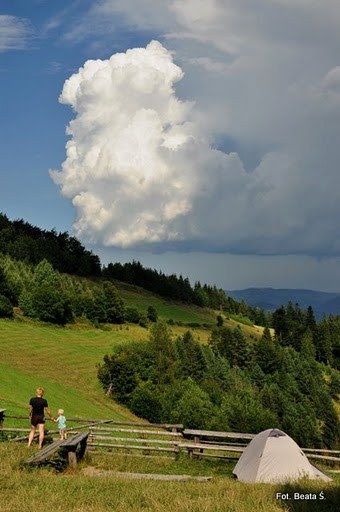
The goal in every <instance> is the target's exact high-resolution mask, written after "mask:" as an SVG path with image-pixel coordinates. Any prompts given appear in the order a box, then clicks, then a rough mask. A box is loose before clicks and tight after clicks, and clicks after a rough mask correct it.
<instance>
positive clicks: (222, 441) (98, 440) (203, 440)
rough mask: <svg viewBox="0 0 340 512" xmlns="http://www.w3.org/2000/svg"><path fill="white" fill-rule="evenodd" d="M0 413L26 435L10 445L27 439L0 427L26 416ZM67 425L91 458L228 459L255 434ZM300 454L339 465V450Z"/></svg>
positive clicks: (97, 422) (110, 423) (123, 424)
mask: <svg viewBox="0 0 340 512" xmlns="http://www.w3.org/2000/svg"><path fill="white" fill-rule="evenodd" d="M4 413H5V410H4V409H0V425H1V426H2V429H1V430H2V431H3V432H9V433H13V432H17V433H19V432H20V433H21V432H22V433H25V434H26V435H23V436H17V437H15V438H14V439H12V441H21V440H24V439H27V435H28V432H29V430H30V429H29V428H17V427H9V428H5V427H4V425H3V420H4V418H6V419H7V418H8V419H10V418H15V419H25V420H26V421H27V420H28V418H27V416H9V415H5V414H4ZM68 421H69V422H73V423H77V426H76V427H72V428H68V432H70V433H71V432H74V431H75V430H76V431H77V432H79V431H80V430H84V429H85V430H86V431H88V432H89V437H88V451H90V452H91V453H93V454H98V453H105V452H106V453H107V452H110V453H112V452H115V451H119V452H124V453H125V454H127V455H134V456H136V455H137V454H139V456H152V455H155V454H157V455H159V454H163V455H168V456H169V455H170V456H175V455H177V454H179V453H187V454H188V455H189V457H191V458H200V457H212V458H222V459H230V458H236V457H238V456H239V455H240V454H241V453H242V452H243V451H244V450H245V448H246V447H247V444H248V443H249V441H250V440H251V439H253V438H254V437H255V434H249V433H241V432H220V431H211V430H197V429H184V428H183V425H182V424H171V423H153V424H151V423H146V422H139V423H135V422H129V421H117V420H113V419H109V420H101V419H89V418H86V419H84V418H68ZM57 432H58V430H56V429H53V430H48V431H47V433H48V434H54V433H57ZM302 451H303V452H304V453H305V454H306V456H307V457H308V458H311V459H317V460H322V461H330V462H339V463H340V450H327V449H325V448H302Z"/></svg>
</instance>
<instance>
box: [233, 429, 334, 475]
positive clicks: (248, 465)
mask: <svg viewBox="0 0 340 512" xmlns="http://www.w3.org/2000/svg"><path fill="white" fill-rule="evenodd" d="M233 474H234V475H235V476H236V477H237V478H238V480H240V481H241V482H267V483H277V482H285V481H291V480H297V479H299V478H302V477H306V478H311V479H316V478H318V479H321V480H331V479H330V478H329V477H328V476H327V475H325V474H324V473H322V472H321V471H320V470H319V469H317V468H316V467H314V466H313V465H312V464H311V463H310V462H309V460H308V459H307V457H306V455H305V454H304V453H303V451H302V450H301V448H299V446H298V445H297V444H296V442H295V441H293V439H292V438H291V437H289V436H288V435H287V434H285V433H284V432H282V430H278V429H276V428H270V429H268V430H264V431H263V432H260V433H259V434H257V435H256V436H255V437H254V438H253V439H252V440H251V442H250V443H249V445H248V446H247V448H246V449H245V450H244V452H243V453H242V455H241V457H240V458H239V461H238V463H237V464H236V466H235V468H234V471H233Z"/></svg>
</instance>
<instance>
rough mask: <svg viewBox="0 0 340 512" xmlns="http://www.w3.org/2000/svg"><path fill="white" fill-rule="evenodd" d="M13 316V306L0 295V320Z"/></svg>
mask: <svg viewBox="0 0 340 512" xmlns="http://www.w3.org/2000/svg"><path fill="white" fill-rule="evenodd" d="M12 316H13V306H12V304H11V302H10V300H9V299H7V297H5V296H4V295H0V318H11V317H12Z"/></svg>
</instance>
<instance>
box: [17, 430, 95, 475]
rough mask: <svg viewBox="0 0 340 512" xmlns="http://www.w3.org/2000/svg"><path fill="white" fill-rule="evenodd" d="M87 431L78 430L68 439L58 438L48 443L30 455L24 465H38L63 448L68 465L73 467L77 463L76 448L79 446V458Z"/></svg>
mask: <svg viewBox="0 0 340 512" xmlns="http://www.w3.org/2000/svg"><path fill="white" fill-rule="evenodd" d="M88 435H89V433H88V432H80V433H79V434H75V435H74V436H71V437H70V438H69V439H65V440H64V439H58V440H57V441H54V442H53V443H51V444H48V445H47V446H45V447H44V448H42V449H41V450H39V451H38V452H37V453H35V454H34V455H32V457H30V458H29V459H27V461H25V465H28V466H30V465H40V464H43V463H44V462H46V461H47V459H49V458H50V457H51V456H52V455H53V454H55V453H56V452H58V451H59V450H63V451H64V453H66V454H67V460H68V463H69V465H70V466H72V467H74V466H76V464H77V453H76V452H77V448H78V445H79V446H80V450H79V454H78V458H79V459H81V458H82V457H83V456H84V454H85V451H86V444H87V438H88Z"/></svg>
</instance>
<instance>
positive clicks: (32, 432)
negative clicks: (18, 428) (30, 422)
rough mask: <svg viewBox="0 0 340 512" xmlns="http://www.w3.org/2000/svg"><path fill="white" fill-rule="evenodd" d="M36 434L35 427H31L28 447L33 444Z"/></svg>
mask: <svg viewBox="0 0 340 512" xmlns="http://www.w3.org/2000/svg"><path fill="white" fill-rule="evenodd" d="M34 434H35V427H33V426H32V427H31V431H30V433H29V434H28V448H29V447H30V446H31V444H32V441H33V438H34Z"/></svg>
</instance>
